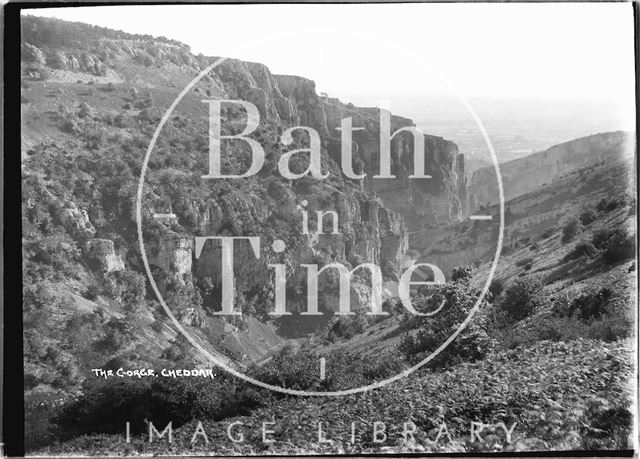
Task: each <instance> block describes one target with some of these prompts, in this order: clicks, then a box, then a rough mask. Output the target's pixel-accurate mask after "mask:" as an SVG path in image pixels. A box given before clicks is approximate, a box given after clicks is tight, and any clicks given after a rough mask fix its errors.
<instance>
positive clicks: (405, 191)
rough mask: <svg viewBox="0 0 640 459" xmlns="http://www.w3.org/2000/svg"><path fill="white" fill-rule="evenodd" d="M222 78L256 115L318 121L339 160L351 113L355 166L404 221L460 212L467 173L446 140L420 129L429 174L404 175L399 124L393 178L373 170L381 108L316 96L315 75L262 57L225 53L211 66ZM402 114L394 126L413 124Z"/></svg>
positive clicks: (297, 122) (450, 217) (406, 157)
mask: <svg viewBox="0 0 640 459" xmlns="http://www.w3.org/2000/svg"><path fill="white" fill-rule="evenodd" d="M214 71H215V76H216V77H217V78H219V79H220V86H222V87H223V88H224V90H225V91H226V96H227V97H229V98H240V99H242V100H246V101H249V102H251V103H253V104H254V105H256V106H257V107H258V110H259V112H260V115H261V118H262V119H264V120H266V121H267V122H273V123H282V124H284V125H285V126H309V127H312V128H313V129H315V130H316V131H317V132H318V133H319V135H320V137H321V139H322V140H323V146H324V147H325V148H326V151H327V153H328V154H329V156H330V157H331V158H332V159H333V160H334V161H336V163H338V165H340V163H341V142H340V137H341V132H340V131H339V130H338V129H337V128H340V126H341V120H342V119H343V118H347V117H351V118H352V119H353V127H354V128H364V130H357V131H354V133H353V162H354V170H355V171H356V173H366V174H367V176H366V178H365V179H364V180H363V181H362V185H363V186H364V187H365V188H366V189H367V190H370V191H374V192H376V193H377V194H378V195H379V196H380V197H381V198H382V201H383V202H384V205H385V206H386V207H388V208H390V209H392V210H394V211H396V212H398V213H400V214H401V215H402V216H403V217H404V218H405V220H406V221H407V224H408V226H409V228H411V229H420V228H422V227H423V225H424V222H425V221H426V222H427V223H428V224H436V223H443V222H444V223H446V222H452V221H457V220H459V219H460V218H461V217H462V216H463V214H464V213H465V205H466V202H467V199H466V188H467V185H466V177H465V172H464V157H463V155H461V154H460V153H459V152H458V148H457V146H456V145H455V144H454V143H453V142H450V141H447V140H445V139H442V138H441V137H435V136H430V135H425V136H424V138H425V142H424V152H420V154H423V155H424V156H425V169H426V171H425V172H426V174H428V175H430V176H431V178H423V179H409V178H408V177H409V176H410V175H411V174H412V173H413V156H414V151H413V140H412V139H413V138H412V136H411V134H410V133H408V132H403V133H400V134H398V135H397V136H395V137H394V138H393V141H392V142H391V170H392V173H393V175H395V178H391V179H380V178H373V176H374V175H376V174H378V173H379V171H380V160H379V157H380V111H379V109H377V108H363V107H355V106H353V105H352V104H343V103H342V102H340V101H339V100H338V99H335V98H329V97H320V96H318V95H317V94H316V88H315V83H314V82H313V81H312V80H309V79H307V78H303V77H299V76H292V75H272V74H271V73H270V72H269V70H268V68H267V67H265V66H264V65H262V64H256V63H248V62H242V61H238V60H234V59H229V60H227V61H225V62H223V63H222V64H221V65H220V66H218V67H217V68H216V69H215V70H214ZM413 125H414V123H413V122H412V121H411V120H410V119H407V118H403V117H400V116H392V117H391V132H390V134H391V133H393V132H395V131H396V130H398V129H400V128H402V127H406V126H413Z"/></svg>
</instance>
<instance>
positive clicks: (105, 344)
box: [96, 318, 133, 352]
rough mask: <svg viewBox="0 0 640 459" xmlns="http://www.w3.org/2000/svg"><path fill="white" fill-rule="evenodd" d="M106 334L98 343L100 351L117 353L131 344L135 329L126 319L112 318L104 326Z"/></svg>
mask: <svg viewBox="0 0 640 459" xmlns="http://www.w3.org/2000/svg"><path fill="white" fill-rule="evenodd" d="M104 329H105V334H104V336H103V338H102V339H101V340H100V341H98V342H97V343H96V347H97V349H98V351H102V352H117V351H119V350H121V349H122V348H124V347H125V346H126V345H128V344H129V343H130V342H131V338H132V337H133V329H132V327H131V325H130V324H129V322H128V321H127V320H126V319H117V318H112V319H111V320H109V322H107V323H106V324H105V326H104Z"/></svg>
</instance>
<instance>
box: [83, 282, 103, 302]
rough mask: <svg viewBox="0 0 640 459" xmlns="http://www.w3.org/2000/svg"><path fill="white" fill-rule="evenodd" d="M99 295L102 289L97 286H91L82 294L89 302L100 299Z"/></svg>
mask: <svg viewBox="0 0 640 459" xmlns="http://www.w3.org/2000/svg"><path fill="white" fill-rule="evenodd" d="M99 294H100V287H98V286H97V285H95V284H91V285H90V286H89V287H87V289H86V290H85V291H84V292H82V296H83V297H84V298H86V299H87V300H89V301H94V300H95V299H96V298H98V295H99Z"/></svg>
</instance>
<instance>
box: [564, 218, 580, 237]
mask: <svg viewBox="0 0 640 459" xmlns="http://www.w3.org/2000/svg"><path fill="white" fill-rule="evenodd" d="M581 231H582V223H581V222H580V220H578V219H577V218H575V217H571V218H570V219H569V220H568V221H567V223H566V224H565V225H564V226H563V227H562V242H563V243H567V242H569V241H572V240H573V238H575V237H576V236H577V235H578V234H580V232H581Z"/></svg>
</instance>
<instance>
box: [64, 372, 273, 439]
mask: <svg viewBox="0 0 640 459" xmlns="http://www.w3.org/2000/svg"><path fill="white" fill-rule="evenodd" d="M267 398H268V395H266V394H264V393H261V392H258V391H257V390H255V389H253V388H251V387H247V386H246V385H244V384H238V383H237V381H236V380H234V379H232V378H231V377H228V376H226V375H225V374H223V373H222V372H220V373H217V374H216V375H215V378H213V379H212V378H193V379H172V378H157V379H153V380H151V378H150V379H146V380H145V379H139V380H137V379H131V380H124V381H122V380H121V381H104V380H96V379H90V380H88V381H87V382H86V383H85V384H84V385H83V388H82V395H81V396H80V397H78V398H77V399H76V400H73V401H71V402H69V403H67V404H66V405H65V406H63V408H62V410H61V412H60V414H59V415H58V416H57V417H56V418H55V419H54V422H55V424H56V425H57V426H58V427H59V428H61V429H62V431H63V432H65V433H66V434H67V435H68V436H75V435H81V434H86V433H116V432H121V431H122V426H124V425H125V423H126V422H130V423H131V424H130V426H131V431H132V433H141V432H142V431H144V429H146V423H145V420H152V421H153V422H154V424H155V425H156V426H165V425H166V424H167V423H168V422H169V421H171V422H173V426H174V427H177V426H180V425H182V424H184V423H185V422H188V421H189V420H191V419H197V418H202V419H203V418H205V417H206V418H208V419H213V420H220V419H224V418H226V417H230V416H237V415H246V414H249V413H250V411H251V410H252V409H254V408H256V407H259V406H261V405H263V404H264V403H265V400H267Z"/></svg>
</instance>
